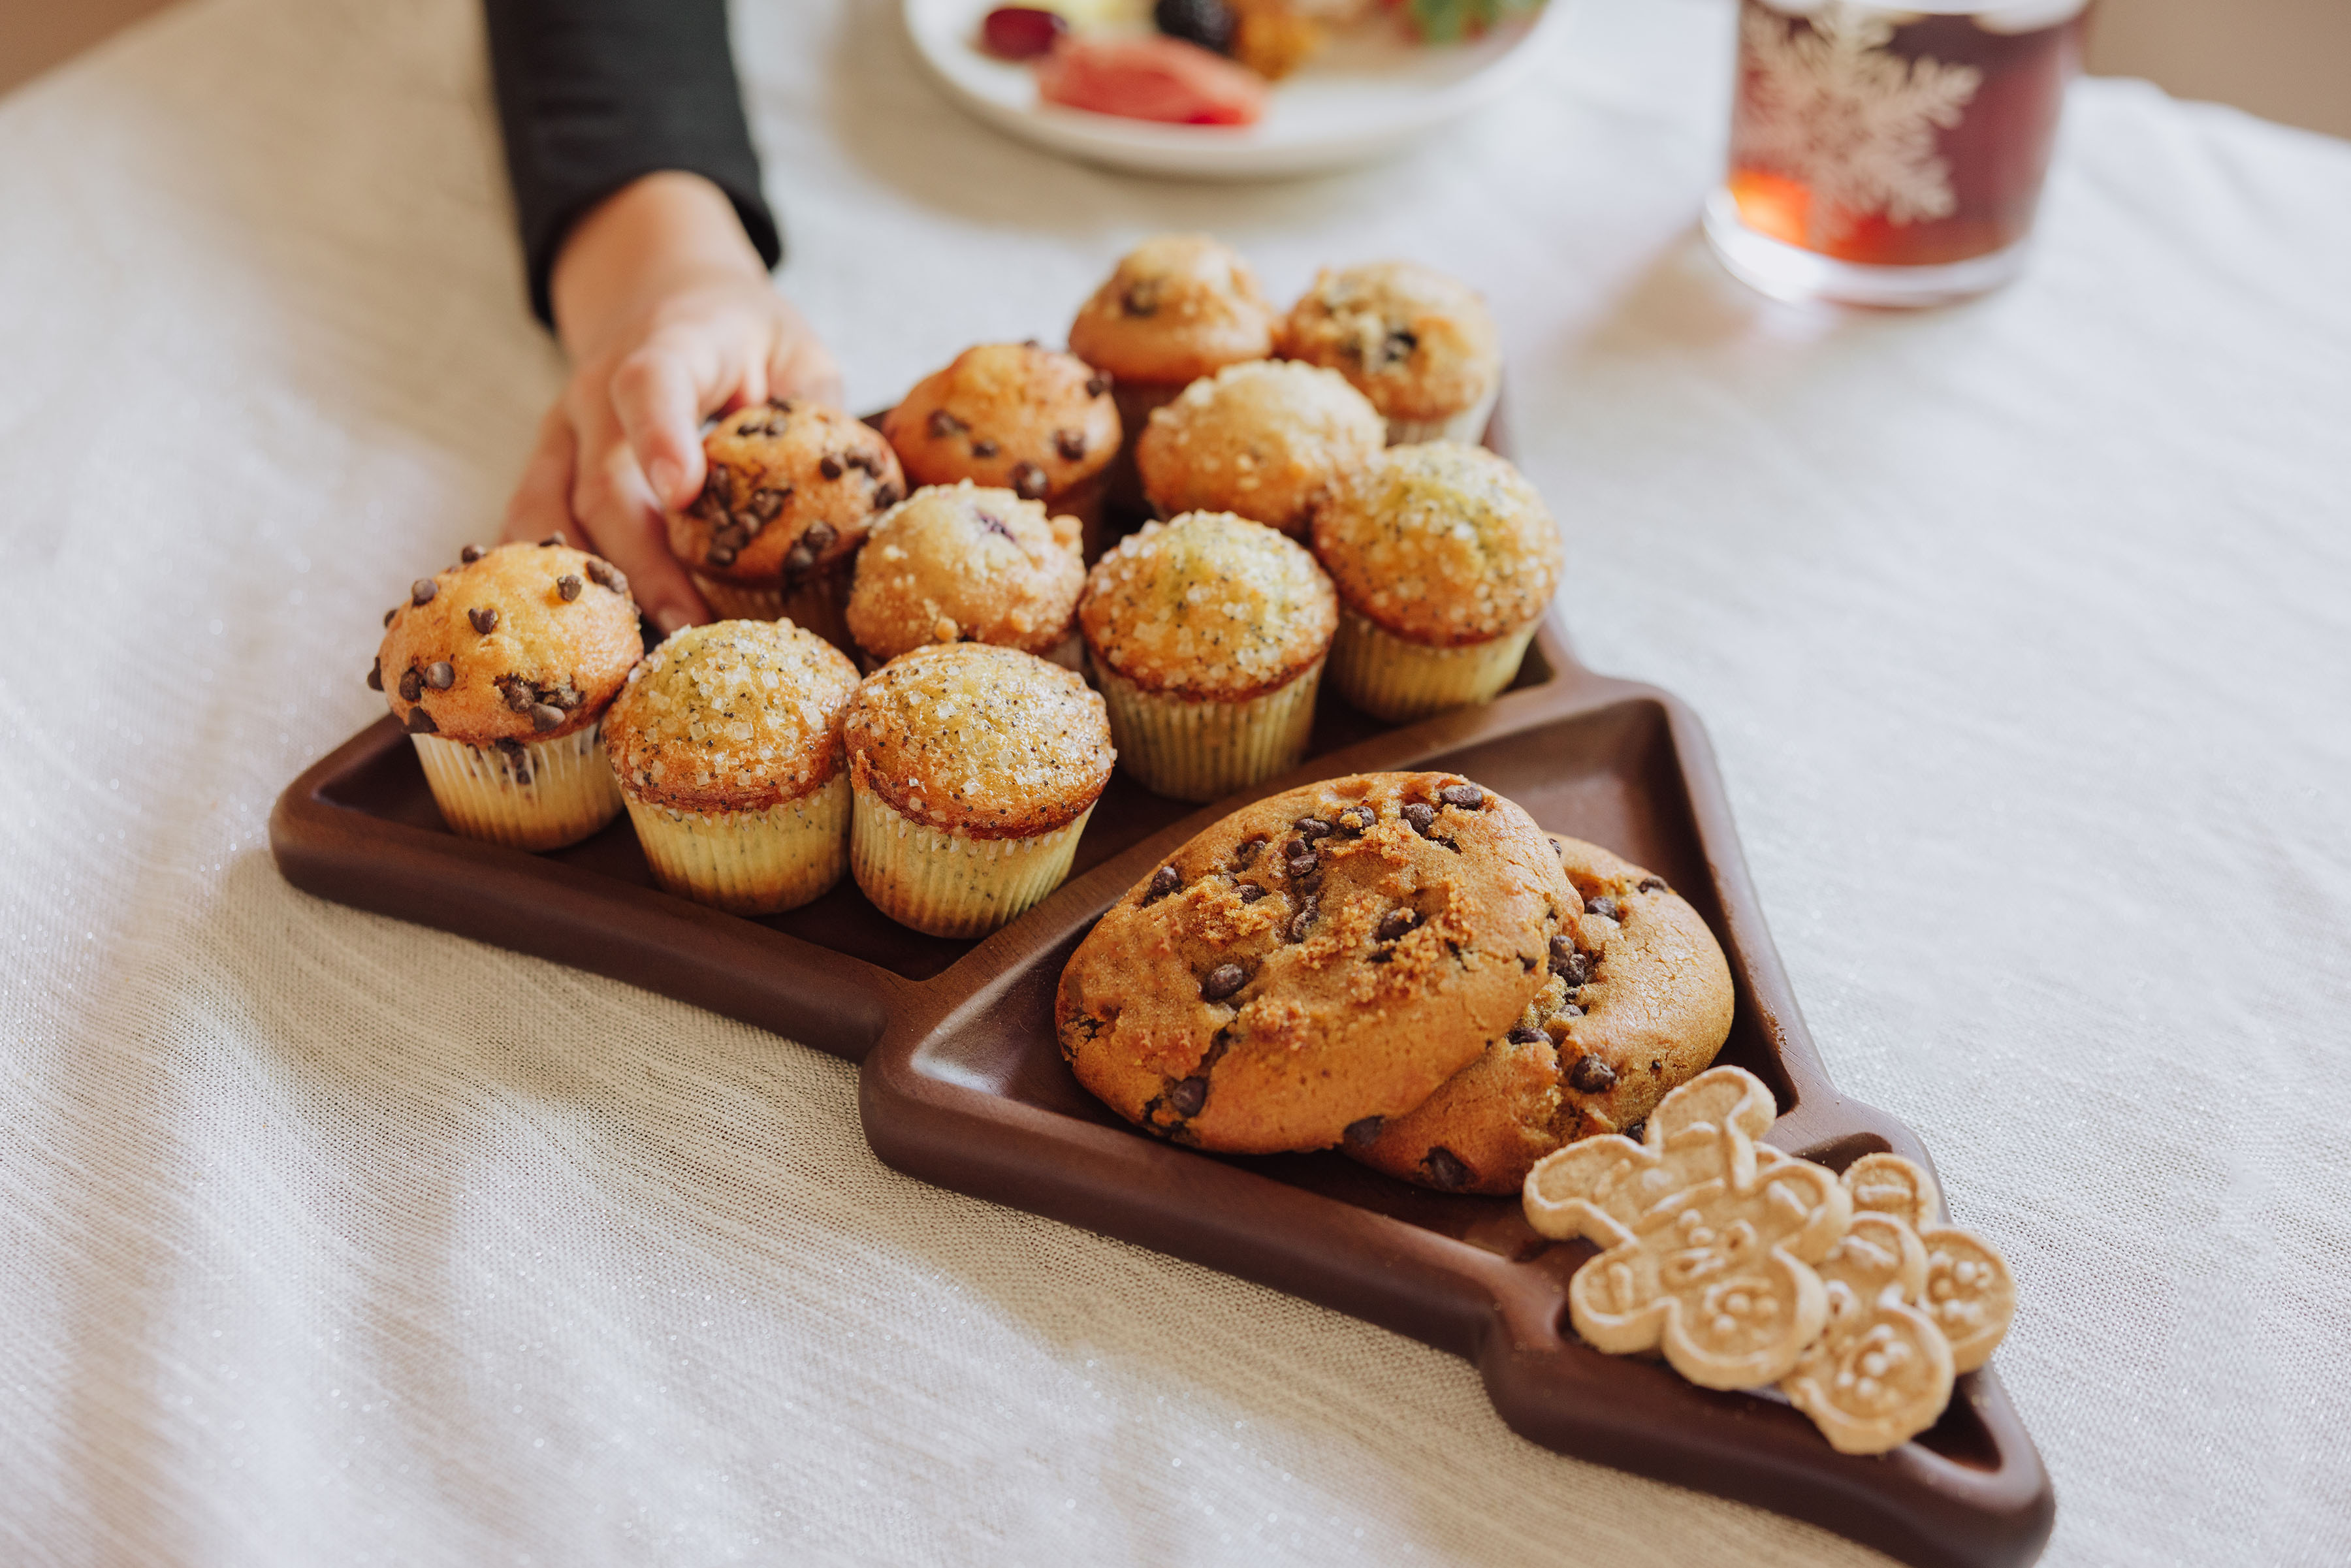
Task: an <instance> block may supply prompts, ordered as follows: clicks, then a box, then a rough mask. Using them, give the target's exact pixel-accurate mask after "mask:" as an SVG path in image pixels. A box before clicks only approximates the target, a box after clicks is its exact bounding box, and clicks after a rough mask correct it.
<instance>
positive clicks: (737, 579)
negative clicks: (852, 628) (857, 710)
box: [669, 399, 906, 645]
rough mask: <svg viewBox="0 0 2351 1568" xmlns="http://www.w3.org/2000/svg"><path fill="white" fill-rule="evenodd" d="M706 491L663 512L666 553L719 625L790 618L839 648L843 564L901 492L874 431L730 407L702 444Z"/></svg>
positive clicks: (777, 409)
mask: <svg viewBox="0 0 2351 1568" xmlns="http://www.w3.org/2000/svg"><path fill="white" fill-rule="evenodd" d="M702 452H703V457H704V459H705V462H706V463H707V465H708V469H709V473H708V477H706V478H705V480H704V481H703V486H702V494H701V495H699V496H697V497H695V499H694V501H693V502H692V504H691V505H689V506H688V507H686V508H685V509H684V511H682V512H672V513H670V514H669V548H670V550H671V553H673V554H674V555H675V556H676V557H677V558H678V559H680V560H682V561H684V563H685V564H686V567H687V569H688V570H691V571H692V572H693V574H694V581H695V587H696V588H698V589H700V590H701V591H702V596H703V598H705V599H706V600H708V601H710V607H711V609H713V610H715V611H716V612H718V614H719V615H720V616H721V617H722V618H730V617H731V618H739V619H744V620H751V621H773V620H775V619H776V618H777V617H778V616H785V615H788V616H789V617H790V618H791V619H792V620H793V621H795V622H798V623H799V625H801V626H804V627H806V628H807V629H808V630H810V631H811V632H815V633H817V634H818V635H819V636H820V637H825V638H829V639H831V641H832V642H834V643H841V644H843V645H846V643H848V640H849V634H848V630H847V628H846V627H845V626H843V624H842V623H841V605H842V602H843V601H844V600H845V599H846V598H847V596H848V591H849V568H850V563H851V561H852V559H854V557H855V556H856V554H857V549H858V546H860V545H861V544H862V543H863V542H864V539H865V530H866V528H867V526H868V524H869V523H870V522H871V520H872V517H873V516H874V514H875V513H877V512H882V511H886V510H888V509H889V508H890V507H893V506H895V505H896V504H897V503H898V500H899V499H900V497H903V496H904V495H905V493H906V480H905V476H904V475H903V474H902V473H900V472H899V469H898V458H897V455H896V454H895V453H893V452H892V451H891V450H890V444H889V443H888V442H886V441H884V440H883V439H882V437H881V436H880V435H879V434H876V433H875V432H874V431H873V430H872V429H871V428H870V427H868V426H866V425H865V424H863V423H860V422H859V421H857V420H854V419H852V418H850V417H849V415H847V414H845V413H841V412H840V411H839V410H837V409H831V408H827V407H825V406H824V405H823V404H822V403H817V402H808V401H806V400H805V399H791V400H787V401H784V402H769V403H762V404H758V405H757V406H755V407H751V408H744V409H737V411H736V412H734V413H730V414H728V415H726V417H725V418H724V419H721V420H720V421H719V422H718V423H717V425H716V427H715V428H713V429H712V430H711V432H710V434H708V435H705V436H704V437H703V440H702Z"/></svg>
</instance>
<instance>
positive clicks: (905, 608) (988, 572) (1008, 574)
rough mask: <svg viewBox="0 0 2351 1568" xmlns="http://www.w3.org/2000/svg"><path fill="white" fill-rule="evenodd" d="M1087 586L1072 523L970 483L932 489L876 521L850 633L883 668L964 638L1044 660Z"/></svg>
mask: <svg viewBox="0 0 2351 1568" xmlns="http://www.w3.org/2000/svg"><path fill="white" fill-rule="evenodd" d="M1085 581H1086V569H1085V567H1084V565H1083V564H1082V563H1081V561H1080V559H1079V558H1078V520H1077V518H1075V517H1050V518H1049V517H1047V516H1046V515H1045V507H1044V506H1043V504H1042V503H1041V502H1037V501H1024V500H1022V499H1021V498H1020V497H1018V496H1016V495H1014V494H1013V493H1012V492H1011V491H1009V490H983V489H980V488H979V487H978V486H975V485H974V484H972V482H971V481H970V480H968V479H967V480H965V481H963V482H962V483H961V484H959V485H953V486H946V485H934V486H927V487H926V488H924V489H920V490H917V491H915V492H914V494H913V495H912V496H909V497H907V498H906V499H905V500H904V501H902V502H900V503H899V504H898V505H897V506H895V507H892V508H891V509H890V511H889V512H888V513H887V514H886V515H884V516H883V517H882V518H881V519H880V520H879V521H877V522H875V523H874V525H873V528H872V533H870V534H869V535H868V536H867V538H866V544H865V552H864V553H863V554H862V555H861V556H859V557H858V558H857V586H856V587H855V589H853V590H852V591H851V593H850V596H849V632H850V635H851V636H852V637H854V638H856V639H857V645H858V646H859V647H861V648H862V649H864V650H865V651H866V652H867V653H871V654H872V655H873V657H875V658H877V659H883V660H887V659H894V658H896V657H897V656H898V655H899V654H901V653H904V652H906V651H907V650H908V649H910V648H919V647H921V646H922V645H923V644H924V643H955V642H960V641H965V640H969V641H971V642H975V643H1001V644H1003V645H1004V646H1005V647H1008V648H1019V649H1021V650H1022V651H1024V652H1026V653H1043V652H1045V651H1046V650H1047V649H1050V648H1051V647H1052V646H1053V645H1054V644H1055V643H1059V642H1060V641H1061V639H1062V638H1064V637H1066V636H1068V635H1069V632H1070V617H1071V616H1072V615H1073V614H1075V613H1076V612H1077V608H1078V594H1079V591H1081V589H1083V588H1084V587H1085Z"/></svg>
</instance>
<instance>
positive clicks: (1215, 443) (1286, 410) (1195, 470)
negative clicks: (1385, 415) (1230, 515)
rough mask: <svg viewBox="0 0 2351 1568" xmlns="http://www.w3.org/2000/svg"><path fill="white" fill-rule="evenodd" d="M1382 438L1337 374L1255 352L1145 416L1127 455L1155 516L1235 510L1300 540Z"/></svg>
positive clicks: (1377, 423)
mask: <svg viewBox="0 0 2351 1568" xmlns="http://www.w3.org/2000/svg"><path fill="white" fill-rule="evenodd" d="M1386 444H1387V427H1386V425H1385V423H1384V422H1383V421H1382V420H1381V418H1380V414H1379V411H1378V410H1377V409H1375V408H1374V407H1373V406H1372V405H1371V402H1370V400H1368V399H1367V398H1365V397H1364V394H1363V393H1361V392H1357V391H1356V390H1355V389H1354V388H1353V387H1352V386H1350V385H1348V384H1347V379H1346V378H1345V377H1344V376H1342V375H1340V374H1339V373H1338V372H1337V371H1326V370H1324V369H1322V367H1320V366H1318V365H1301V364H1298V363H1296V362H1294V361H1286V360H1260V361H1257V362H1255V363H1253V364H1246V365H1234V366H1232V367H1230V368H1229V369H1227V370H1222V371H1217V373H1216V374H1215V375H1214V376H1211V377H1208V378H1207V379H1205V380H1202V381H1196V382H1193V383H1192V384H1191V385H1190V386H1188V387H1186V388H1185V389H1184V394H1183V395H1182V396H1181V397H1179V398H1177V399H1176V400H1175V402H1171V403H1169V404H1168V405H1167V406H1166V407H1165V408H1163V409H1161V410H1160V411H1159V412H1158V413H1155V414H1153V415H1152V416H1151V423H1150V424H1149V425H1148V426H1146V427H1145V428H1144V432H1143V437H1142V439H1141V440H1140V441H1139V442H1138V443H1137V444H1136V446H1135V454H1134V460H1135V465H1136V467H1137V468H1138V469H1140V470H1141V472H1142V476H1143V493H1144V497H1146V498H1148V499H1149V501H1150V502H1151V505H1152V507H1153V508H1154V509H1155V511H1157V512H1158V513H1159V515H1160V516H1161V517H1173V516H1175V514H1176V513H1178V512H1189V511H1213V512H1237V513H1238V514H1239V515H1240V516H1242V517H1248V518H1249V519H1251V520H1252V521H1255V522H1260V523H1263V524H1265V525H1266V526H1267V527H1269V528H1280V530H1281V531H1282V532H1283V533H1286V534H1291V535H1295V536H1297V537H1299V538H1304V537H1305V535H1306V532H1307V528H1308V525H1309V524H1311V522H1312V521H1313V518H1314V508H1315V507H1318V506H1320V505H1322V499H1323V497H1326V496H1328V495H1329V494H1330V492H1331V486H1332V484H1333V483H1334V482H1335V481H1336V480H1337V479H1338V477H1339V476H1340V475H1341V474H1343V473H1345V472H1346V471H1347V470H1348V469H1350V468H1353V467H1355V466H1357V465H1361V464H1364V463H1366V462H1369V461H1370V460H1371V459H1372V458H1373V457H1374V456H1376V455H1378V454H1379V451H1380V449H1381V448H1382V447H1384V446H1385V445H1386Z"/></svg>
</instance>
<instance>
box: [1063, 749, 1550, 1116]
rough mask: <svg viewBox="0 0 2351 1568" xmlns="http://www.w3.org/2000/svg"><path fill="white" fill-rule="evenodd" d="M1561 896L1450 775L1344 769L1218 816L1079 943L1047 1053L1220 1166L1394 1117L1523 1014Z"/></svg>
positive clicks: (1504, 804) (1507, 816)
mask: <svg viewBox="0 0 2351 1568" xmlns="http://www.w3.org/2000/svg"><path fill="white" fill-rule="evenodd" d="M1575 907H1576V905H1575V892H1574V890H1573V888H1571V887H1569V886H1568V884H1567V879H1566V878H1565V877H1564V876H1563V875H1562V874H1561V872H1560V866H1559V857H1558V856H1557V855H1556V854H1554V853H1552V849H1551V845H1550V844H1549V843H1548V842H1547V841H1545V840H1544V838H1543V835H1542V831H1541V830H1540V829H1539V828H1537V827H1536V826H1535V824H1534V822H1533V821H1531V819H1529V817H1528V816H1527V814H1526V812H1524V811H1523V810H1520V809H1519V808H1518V807H1517V806H1515V805H1513V804H1512V803H1511V802H1510V801H1509V800H1504V799H1503V798H1502V797H1501V796H1499V795H1497V794H1494V793H1493V792H1492V791H1491V790H1488V789H1481V788H1479V786H1478V785H1476V784H1473V783H1471V782H1469V780H1468V779H1464V778H1462V777H1461V776H1460V775H1458V774H1456V773H1359V774H1354V775H1352V776H1350V777H1347V778H1343V779H1329V780H1327V781H1325V782H1323V783H1320V784H1309V785H1306V786H1304V787H1302V788H1301V789H1291V790H1289V791H1287V792H1285V793H1283V794H1280V795H1275V796H1271V797H1270V798H1268V799H1266V800H1259V801H1258V802H1257V803H1256V804H1254V805H1251V806H1245V807H1243V808H1242V809H1241V810H1238V811H1236V812H1234V813H1233V814H1232V815H1231V816H1229V817H1227V818H1226V819H1224V821H1220V822H1218V823H1217V824H1216V825H1215V826H1213V827H1211V828H1209V829H1208V830H1207V831H1205V832H1203V833H1201V834H1200V835H1199V836H1198V837H1197V838H1195V839H1194V840H1193V841H1191V842H1189V843H1187V844H1186V845H1185V846H1184V847H1183V848H1182V849H1180V850H1178V851H1176V852H1175V854H1174V855H1173V856H1171V857H1169V859H1168V860H1167V861H1166V862H1165V863H1163V864H1162V865H1160V866H1159V867H1158V868H1157V869H1155V870H1154V871H1153V872H1152V873H1151V874H1150V875H1148V876H1146V877H1144V879H1143V880H1142V881H1141V882H1139V883H1136V884H1135V885H1134V887H1133V888H1132V889H1130V890H1129V891H1128V892H1127V894H1125V895H1124V896H1123V897H1122V898H1121V899H1120V900H1119V901H1118V902H1117V903H1116V904H1113V905H1112V906H1111V907H1110V909H1109V911H1108V912H1107V913H1105V914H1104V915H1102V919H1101V920H1100V921H1098V922H1097V923H1096V924H1095V925H1094V928H1093V930H1092V932H1090V933H1089V934H1088V935H1087V936H1086V938H1085V940H1084V941H1082V942H1081V943H1080V944H1079V945H1078V949H1077V951H1076V952H1075V953H1074V954H1072V955H1071V958H1070V962H1069V964H1068V966H1067V967H1065V968H1064V969H1063V970H1062V971H1061V988H1060V990H1059V992H1058V994H1057V997H1056V999H1055V1004H1054V1024H1055V1029H1056V1030H1057V1032H1058V1033H1059V1035H1060V1037H1061V1051H1062V1054H1063V1055H1065V1056H1066V1057H1068V1058H1069V1061H1070V1065H1071V1069H1072V1070H1073V1071H1075V1072H1076V1074H1077V1077H1078V1082H1081V1083H1082V1084H1084V1085H1085V1086H1086V1088H1087V1089H1088V1090H1090V1091H1092V1092H1093V1093H1094V1094H1095V1095H1096V1096H1098V1097H1099V1098H1100V1099H1101V1100H1102V1102H1103V1103H1105V1104H1107V1105H1108V1106H1109V1107H1110V1108H1111V1109H1112V1110H1113V1111H1115V1112H1117V1113H1119V1114H1120V1115H1122V1116H1123V1117H1125V1118H1126V1119H1127V1120H1128V1121H1130V1122H1134V1123H1135V1124H1138V1125H1140V1126H1142V1127H1143V1128H1144V1130H1145V1131H1148V1132H1153V1133H1157V1134H1162V1135H1164V1136H1166V1137H1170V1138H1173V1139H1175V1141H1177V1142H1178V1143H1184V1144H1190V1145H1194V1146H1196V1147H1198V1148H1203V1149H1216V1150H1220V1151H1224V1152H1227V1153H1233V1154H1273V1153H1277V1152H1280V1151H1283V1150H1304V1149H1322V1148H1329V1147H1330V1146H1331V1145H1334V1144H1338V1143H1340V1142H1342V1141H1343V1140H1353V1139H1354V1138H1357V1137H1359V1136H1361V1135H1362V1134H1363V1133H1364V1130H1365V1129H1366V1127H1367V1126H1368V1127H1369V1128H1376V1127H1377V1126H1378V1125H1379V1124H1380V1121H1381V1119H1382V1118H1384V1117H1391V1116H1400V1115H1403V1114H1404V1113H1405V1112H1408V1111H1410V1110H1411V1109H1412V1108H1413V1107H1414V1106H1416V1105H1417V1104H1419V1103H1421V1102H1422V1101H1424V1100H1426V1099H1427V1098H1428V1096H1429V1095H1430V1094H1431V1093H1433V1092H1435V1091H1436V1090H1437V1086H1438V1085H1439V1084H1441V1083H1443V1082H1446V1080H1447V1079H1448V1078H1450V1077H1452V1076H1453V1075H1454V1074H1455V1073H1456V1072H1458V1071H1461V1069H1463V1068H1464V1067H1467V1066H1468V1064H1469V1063H1471V1062H1472V1061H1477V1060H1478V1058H1479V1055H1480V1054H1481V1053H1482V1052H1483V1051H1486V1050H1487V1049H1488V1047H1489V1044H1490V1043H1491V1042H1492V1041H1494V1040H1497V1039H1499V1037H1500V1036H1501V1035H1502V1034H1503V1033H1504V1032H1505V1031H1507V1030H1510V1028H1512V1027H1513V1026H1514V1025H1515V1024H1517V1022H1518V1021H1519V1019H1520V1018H1521V1017H1523V1016H1524V1015H1525V1012H1526V1009H1527V1007H1528V1004H1530V1003H1531V1002H1532V1001H1533V1000H1534V999H1535V998H1536V997H1537V996H1538V995H1539V994H1540V993H1541V991H1542V990H1543V988H1544V987H1545V986H1546V985H1548V984H1549V983H1550V982H1551V976H1550V974H1549V972H1548V970H1547V969H1546V967H1545V960H1546V957H1547V956H1548V955H1549V953H1550V950H1551V943H1552V938H1553V937H1555V936H1558V935H1559V934H1560V933H1561V931H1562V927H1563V925H1564V923H1565V922H1567V921H1569V920H1572V919H1573V918H1574V912H1575Z"/></svg>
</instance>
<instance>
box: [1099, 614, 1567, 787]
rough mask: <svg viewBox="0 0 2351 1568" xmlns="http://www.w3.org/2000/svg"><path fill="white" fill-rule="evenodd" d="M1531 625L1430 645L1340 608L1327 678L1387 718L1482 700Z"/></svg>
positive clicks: (1495, 687)
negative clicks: (1453, 645) (1470, 639)
mask: <svg viewBox="0 0 2351 1568" xmlns="http://www.w3.org/2000/svg"><path fill="white" fill-rule="evenodd" d="M1535 625H1536V622H1528V623H1527V624H1526V625H1525V626H1523V627H1521V628H1520V630H1518V631H1516V632H1510V633H1508V634H1507V635H1505V636H1500V637H1494V638H1489V639H1488V640H1487V641H1485V642H1483V643H1468V644H1466V645H1464V646H1461V647H1458V648H1432V647H1430V646H1428V645H1427V644H1426V643H1410V642H1406V641H1405V639H1404V638H1402V637H1399V636H1397V635H1395V633H1394V632H1388V631H1385V630H1384V629H1383V628H1381V627H1379V626H1377V625H1375V624H1374V623H1373V622H1370V621H1368V620H1366V619H1365V618H1364V617H1363V616H1361V615H1358V614H1357V613H1356V612H1353V611H1352V610H1342V611H1340V612H1339V634H1338V636H1337V637H1336V638H1334V639H1333V640H1332V643H1331V684H1332V685H1333V686H1335V687H1336V688H1338V692H1339V695H1341V696H1343V697H1345V698H1346V699H1347V700H1348V701H1349V702H1351V703H1353V705H1354V706H1357V707H1359V708H1361V709H1363V711H1364V712H1365V713H1367V714H1370V715H1371V716H1373V717H1374V718H1376V719H1383V720H1384V721H1386V722H1387V723H1389V724H1403V723H1405V722H1406V721H1408V720H1411V719H1416V718H1426V717H1427V716H1429V715H1430V714H1433V713H1443V712H1444V711H1445V710H1446V709H1447V708H1456V707H1464V706H1468V705H1469V704H1471V703H1482V702H1486V701H1489V700H1490V699H1491V698H1492V697H1493V696H1495V695H1497V694H1498V693H1499V692H1500V691H1501V690H1502V688H1503V687H1505V686H1507V685H1510V682H1511V680H1512V679H1513V678H1514V677H1515V676H1516V675H1517V674H1518V673H1519V664H1520V662H1521V661H1522V660H1524V659H1525V658H1526V655H1527V644H1528V643H1531V642H1532V641H1533V640H1534V634H1535ZM1120 760H1121V761H1124V760H1125V758H1123V757H1121V758H1120Z"/></svg>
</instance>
